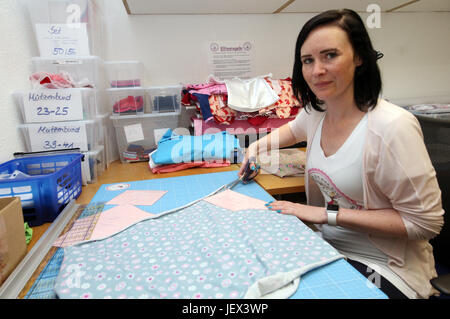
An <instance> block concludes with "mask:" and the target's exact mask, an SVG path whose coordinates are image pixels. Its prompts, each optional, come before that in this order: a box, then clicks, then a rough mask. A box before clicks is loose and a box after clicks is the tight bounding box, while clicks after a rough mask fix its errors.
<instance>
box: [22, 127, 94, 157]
mask: <svg viewBox="0 0 450 319" xmlns="http://www.w3.org/2000/svg"><path fill="white" fill-rule="evenodd" d="M28 134H29V137H30V144H31V151H32V152H39V151H49V150H56V149H65V148H80V150H81V151H82V152H86V151H88V144H87V134H86V124H84V123H80V124H76V123H48V124H47V123H41V124H30V125H29V126H28Z"/></svg>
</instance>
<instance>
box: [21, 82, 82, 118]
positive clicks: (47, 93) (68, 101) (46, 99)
mask: <svg viewBox="0 0 450 319" xmlns="http://www.w3.org/2000/svg"><path fill="white" fill-rule="evenodd" d="M22 99H23V105H24V115H25V121H26V122H27V123H40V122H59V121H77V120H82V119H83V106H82V98H81V91H80V90H79V89H57V90H35V91H26V92H25V93H24V95H23V96H22Z"/></svg>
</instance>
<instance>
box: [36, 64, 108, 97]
mask: <svg viewBox="0 0 450 319" xmlns="http://www.w3.org/2000/svg"><path fill="white" fill-rule="evenodd" d="M31 72H32V73H37V72H46V73H51V74H60V73H64V72H66V73H68V74H69V75H70V77H71V78H72V79H73V84H74V86H75V87H87V86H89V87H94V88H97V89H104V88H105V72H104V65H103V60H102V59H100V58H99V57H97V56H73V57H65V58H48V57H32V58H31Z"/></svg>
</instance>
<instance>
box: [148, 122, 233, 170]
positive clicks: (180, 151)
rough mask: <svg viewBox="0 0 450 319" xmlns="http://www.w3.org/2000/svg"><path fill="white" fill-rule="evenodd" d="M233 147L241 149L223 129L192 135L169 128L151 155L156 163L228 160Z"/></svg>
mask: <svg viewBox="0 0 450 319" xmlns="http://www.w3.org/2000/svg"><path fill="white" fill-rule="evenodd" d="M234 149H241V148H240V146H239V140H238V139H237V138H236V137H235V136H234V135H230V134H228V133H227V132H224V131H222V132H219V133H216V134H204V135H198V136H192V135H176V134H175V133H174V132H172V130H171V129H169V130H167V132H166V133H165V134H164V135H163V137H162V138H161V139H160V140H159V142H158V149H157V150H156V151H155V152H154V153H153V154H152V155H151V156H152V160H153V162H154V163H155V164H157V165H162V164H177V163H189V162H193V161H205V160H221V159H228V160H229V159H230V157H231V153H232V151H233V150H234Z"/></svg>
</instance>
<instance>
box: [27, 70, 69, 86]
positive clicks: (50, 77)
mask: <svg viewBox="0 0 450 319" xmlns="http://www.w3.org/2000/svg"><path fill="white" fill-rule="evenodd" d="M30 81H31V84H32V86H33V88H40V87H43V88H46V89H68V88H74V87H75V84H74V82H73V80H72V78H71V77H70V75H69V74H68V73H61V74H51V73H47V72H37V73H33V74H32V75H31V76H30Z"/></svg>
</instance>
